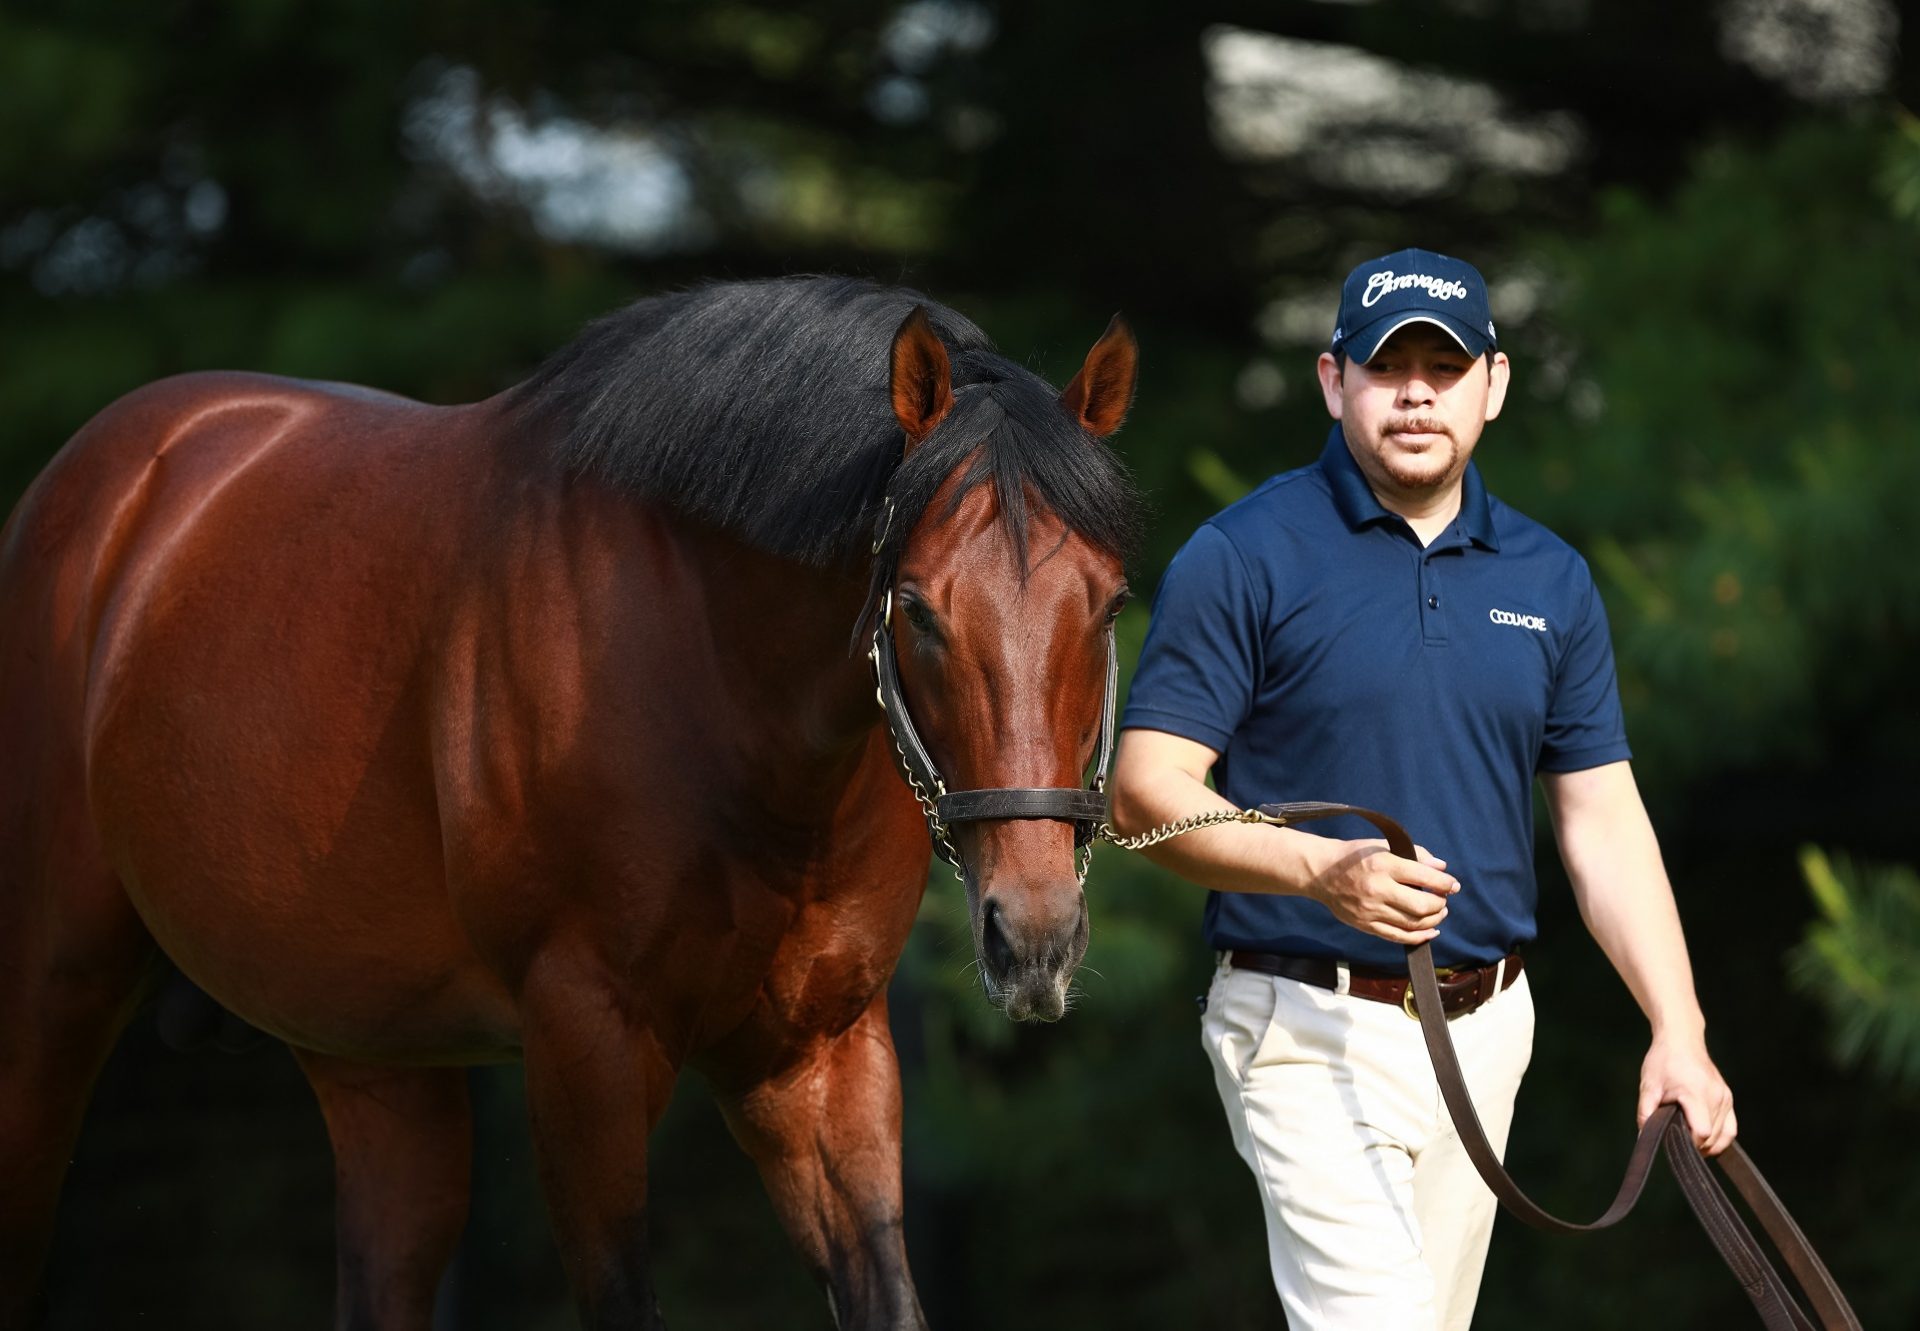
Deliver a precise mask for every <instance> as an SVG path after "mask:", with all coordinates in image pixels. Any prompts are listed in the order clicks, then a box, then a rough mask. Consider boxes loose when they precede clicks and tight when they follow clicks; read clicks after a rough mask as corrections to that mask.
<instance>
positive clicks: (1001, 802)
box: [867, 498, 1120, 883]
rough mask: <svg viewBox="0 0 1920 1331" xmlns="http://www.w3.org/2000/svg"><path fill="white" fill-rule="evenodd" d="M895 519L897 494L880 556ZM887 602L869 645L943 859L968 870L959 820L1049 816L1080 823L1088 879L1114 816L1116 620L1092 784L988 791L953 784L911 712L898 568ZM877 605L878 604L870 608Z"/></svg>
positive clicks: (1082, 872)
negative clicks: (1110, 813) (900, 647)
mask: <svg viewBox="0 0 1920 1331" xmlns="http://www.w3.org/2000/svg"><path fill="white" fill-rule="evenodd" d="M892 521H893V500H892V499H891V498H889V499H888V500H887V505H886V508H885V510H884V511H883V513H882V515H881V518H880V524H879V527H878V528H877V530H876V534H875V536H874V541H873V553H874V554H875V555H876V556H878V555H879V553H880V551H881V549H882V547H883V546H884V545H885V544H886V536H887V529H888V527H889V526H890V525H891V523H892ZM875 582H876V583H877V585H878V592H877V594H878V596H879V598H880V606H879V610H878V613H877V614H875V615H874V616H873V620H874V626H873V644H872V646H871V647H870V648H869V649H868V651H867V656H868V659H870V660H871V661H872V662H873V679H874V691H875V694H876V696H878V698H879V700H880V708H881V711H882V712H884V713H885V714H886V718H887V730H888V732H889V733H890V734H891V735H892V737H893V751H894V756H895V758H896V759H897V761H898V763H899V767H900V775H901V776H902V777H904V778H906V782H907V785H908V787H909V788H910V789H911V790H912V791H913V796H914V798H915V799H916V800H918V801H919V802H920V812H921V813H922V814H924V815H925V816H926V820H927V832H928V834H929V835H931V836H932V838H933V848H934V849H935V850H936V851H938V852H939V853H940V858H941V859H943V860H945V861H946V862H947V863H948V864H950V865H952V866H953V869H954V873H955V874H956V876H962V877H963V878H964V874H965V872H966V866H965V865H964V864H963V863H961V860H960V851H959V848H958V847H956V846H955V845H954V844H953V838H952V837H951V836H950V835H949V831H948V829H949V828H950V827H951V825H952V824H954V823H977V822H987V821H993V820H998V819H1002V818H1048V819H1057V820H1058V821H1060V822H1068V823H1072V824H1073V844H1074V847H1075V849H1077V850H1078V851H1079V852H1080V855H1079V863H1078V871H1079V876H1080V881H1081V882H1083V883H1084V882H1085V881H1086V877H1087V865H1088V861H1089V859H1090V858H1091V852H1092V846H1093V842H1094V840H1095V838H1096V837H1097V836H1098V835H1099V832H1100V829H1101V828H1102V827H1104V826H1105V825H1106V821H1107V795H1106V786H1107V768H1108V766H1109V764H1110V763H1111V762H1112V760H1113V734H1114V727H1113V720H1114V706H1115V702H1116V700H1117V698H1118V695H1119V691H1120V658H1119V655H1118V653H1117V651H1116V650H1115V647H1114V641H1113V626H1112V625H1108V626H1107V634H1106V636H1107V686H1106V697H1105V699H1104V701H1103V703H1102V705H1101V711H1100V738H1099V741H1098V744H1097V751H1098V755H1099V756H1098V758H1097V759H1096V760H1095V763H1094V770H1093V781H1092V784H1091V785H1089V786H1086V787H1079V786H996V787H989V788H986V789H981V790H956V791H951V792H950V791H948V789H947V785H946V782H945V781H943V780H941V778H940V770H939V769H938V768H937V767H935V766H934V763H933V756H932V755H931V754H929V753H928V752H927V746H926V745H925V744H923V743H922V742H921V740H920V736H919V733H918V732H916V731H915V730H914V728H913V718H912V717H911V716H909V715H908V714H907V700H906V695H905V694H904V693H903V692H902V691H901V687H900V664H899V660H898V658H897V657H896V656H895V654H894V650H893V633H892V629H893V577H892V571H891V570H888V574H887V576H886V577H883V578H876V579H875ZM869 608H870V609H871V608H872V607H871V606H870V607H869Z"/></svg>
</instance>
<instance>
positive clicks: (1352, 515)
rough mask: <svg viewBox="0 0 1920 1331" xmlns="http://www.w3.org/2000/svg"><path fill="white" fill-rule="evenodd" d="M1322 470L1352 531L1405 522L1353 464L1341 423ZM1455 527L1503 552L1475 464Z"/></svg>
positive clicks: (1464, 483) (1331, 438)
mask: <svg viewBox="0 0 1920 1331" xmlns="http://www.w3.org/2000/svg"><path fill="white" fill-rule="evenodd" d="M1320 470H1321V471H1322V472H1324V473H1326V477H1327V484H1328V486H1329V487H1330V488H1331V489H1332V491H1333V506H1334V507H1335V508H1336V509H1338V510H1339V511H1340V517H1341V519H1342V520H1344V521H1345V522H1346V524H1347V527H1348V528H1349V529H1350V530H1352V531H1359V530H1360V529H1361V528H1363V527H1369V526H1372V525H1373V524H1374V523H1376V522H1396V521H1402V519H1401V518H1400V517H1399V515H1398V514H1396V513H1393V512H1391V511H1389V510H1388V509H1387V508H1386V506H1385V505H1383V504H1382V503H1381V502H1380V501H1379V499H1377V498H1375V497H1374V493H1373V487H1372V486H1370V485H1368V484H1367V478H1366V475H1365V474H1364V473H1363V472H1361V470H1360V464H1359V463H1357V462H1355V461H1354V460H1353V453H1352V452H1351V451H1350V450H1349V449H1348V448H1347V436H1346V434H1345V432H1344V431H1342V430H1341V428H1340V422H1338V421H1335V422H1334V423H1333V430H1332V431H1331V432H1330V433H1329V434H1328V436H1327V446H1326V448H1325V449H1324V450H1322V451H1321V454H1320ZM1454 525H1455V526H1456V527H1458V528H1459V530H1460V533H1461V535H1463V536H1465V537H1466V538H1467V539H1468V540H1470V541H1472V542H1473V543H1474V544H1475V545H1479V546H1484V547H1485V548H1486V549H1488V550H1498V549H1499V548H1500V540H1499V538H1498V537H1497V536H1495V535H1494V531H1493V510H1492V507H1491V506H1490V505H1489V504H1488V503H1487V487H1486V484H1485V482H1483V481H1482V480H1481V479H1480V469H1479V468H1478V467H1476V466H1474V465H1473V464H1472V463H1471V462H1469V463H1468V464H1467V472H1466V475H1465V476H1463V477H1462V478H1461V482H1460V515H1459V516H1458V517H1456V518H1455V519H1454Z"/></svg>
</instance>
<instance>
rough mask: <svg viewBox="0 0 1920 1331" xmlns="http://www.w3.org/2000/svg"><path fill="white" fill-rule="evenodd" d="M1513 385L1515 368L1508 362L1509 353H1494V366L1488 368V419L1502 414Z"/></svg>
mask: <svg viewBox="0 0 1920 1331" xmlns="http://www.w3.org/2000/svg"><path fill="white" fill-rule="evenodd" d="M1512 384H1513V366H1512V364H1511V363H1510V362H1509V361H1508V360H1507V353H1506V352H1504V351H1496V352H1494V353H1493V364H1492V365H1489V366H1488V367H1487V419H1488V420H1492V419H1493V418H1494V417H1495V416H1498V415H1499V414H1500V408H1501V407H1503V406H1505V405H1506V401H1507V389H1508V388H1509V387H1511V386H1512Z"/></svg>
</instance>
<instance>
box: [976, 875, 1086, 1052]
mask: <svg viewBox="0 0 1920 1331" xmlns="http://www.w3.org/2000/svg"><path fill="white" fill-rule="evenodd" d="M1087 930H1088V925H1087V899H1086V895H1085V894H1084V893H1083V892H1081V891H1080V888H1079V885H1078V884H1077V883H1072V882H1068V883H1065V884H1062V885H1059V886H1056V887H1054V888H1052V889H1051V890H1046V891H1036V890H1033V889H1026V890H1022V891H1017V892H1016V891H1008V892H996V891H992V890H989V891H987V892H986V893H985V894H984V895H983V896H982V898H981V905H980V922H979V928H978V939H977V942H978V946H979V952H980V967H981V976H982V978H983V980H984V981H985V984H986V990H987V998H988V999H989V1000H990V1001H991V1002H993V1003H994V1004H995V1005H996V1006H998V1007H999V1008H1000V1009H1001V1010H1002V1011H1004V1012H1005V1013H1006V1014H1007V1015H1008V1016H1009V1017H1011V1018H1012V1019H1013V1020H1015V1021H1058V1020H1059V1019H1060V1018H1061V1017H1063V1016H1064V1015H1066V1011H1067V1000H1068V986H1069V985H1070V984H1071V982H1072V980H1073V973H1074V971H1075V970H1076V969H1077V968H1078V967H1079V965H1080V959H1081V958H1082V957H1084V956H1085V955H1086V953H1087Z"/></svg>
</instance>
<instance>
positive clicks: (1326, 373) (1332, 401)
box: [1315, 351, 1346, 420]
mask: <svg viewBox="0 0 1920 1331" xmlns="http://www.w3.org/2000/svg"><path fill="white" fill-rule="evenodd" d="M1315 368H1316V369H1317V370H1318V372H1319V374H1320V396H1321V397H1323V398H1325V399H1326V403H1327V415H1329V416H1331V417H1333V418H1334V419H1335V420H1339V419H1340V417H1341V414H1342V413H1343V412H1344V411H1345V410H1346V399H1345V398H1344V397H1342V396H1341V395H1340V377H1341V376H1342V375H1343V374H1345V373H1346V365H1345V363H1344V362H1342V361H1338V360H1335V359H1334V356H1333V353H1332V352H1330V351H1323V352H1321V353H1320V361H1319V364H1318V365H1317V366H1315Z"/></svg>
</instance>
